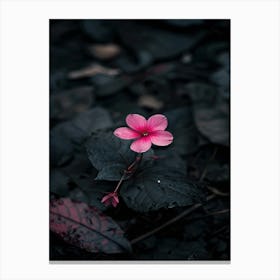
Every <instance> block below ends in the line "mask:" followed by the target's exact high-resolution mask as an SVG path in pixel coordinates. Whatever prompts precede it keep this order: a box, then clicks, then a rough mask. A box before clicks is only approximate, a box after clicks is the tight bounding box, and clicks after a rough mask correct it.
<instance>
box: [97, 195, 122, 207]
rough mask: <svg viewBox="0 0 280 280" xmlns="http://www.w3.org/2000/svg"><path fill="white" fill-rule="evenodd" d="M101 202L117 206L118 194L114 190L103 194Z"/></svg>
mask: <svg viewBox="0 0 280 280" xmlns="http://www.w3.org/2000/svg"><path fill="white" fill-rule="evenodd" d="M101 202H102V203H104V204H105V205H106V206H109V205H110V204H112V205H113V206H114V207H117V205H118V203H119V198H118V194H117V193H116V192H111V193H109V194H107V195H105V196H104V197H103V198H102V200H101Z"/></svg>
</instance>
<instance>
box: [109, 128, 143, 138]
mask: <svg viewBox="0 0 280 280" xmlns="http://www.w3.org/2000/svg"><path fill="white" fill-rule="evenodd" d="M114 135H115V136H117V137H119V138H121V139H126V140H130V139H136V138H139V137H140V136H141V134H140V133H138V132H137V131H135V130H132V129H130V128H128V127H119V128H117V129H116V130H115V131H114Z"/></svg>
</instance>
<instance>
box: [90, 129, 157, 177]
mask: <svg viewBox="0 0 280 280" xmlns="http://www.w3.org/2000/svg"><path fill="white" fill-rule="evenodd" d="M130 144H131V141H127V140H120V139H119V138H117V137H116V136H114V134H113V132H103V133H99V134H98V135H93V136H91V138H90V139H89V140H88V141H87V143H86V149H87V153H88V157H89V160H90V161H91V163H92V165H93V166H94V167H95V168H96V169H97V170H98V171H99V173H98V176H97V178H96V179H97V180H108V181H118V180H120V178H121V176H122V175H123V172H124V170H126V169H127V167H128V166H129V165H130V164H131V163H132V162H133V161H134V160H135V158H136V156H137V153H135V152H133V151H132V150H131V149H130V147H129V146H130ZM152 155H153V151H152V149H150V150H149V151H148V152H146V153H144V155H143V159H142V161H141V166H144V165H145V164H146V163H148V162H149V161H151V160H152V158H151V157H152ZM127 178H129V176H127ZM127 178H125V179H127Z"/></svg>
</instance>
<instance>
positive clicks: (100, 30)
mask: <svg viewBox="0 0 280 280" xmlns="http://www.w3.org/2000/svg"><path fill="white" fill-rule="evenodd" d="M82 28H83V30H84V31H85V33H86V34H87V35H88V36H89V37H90V38H91V39H92V40H93V41H95V42H100V43H107V42H111V41H112V39H113V37H114V29H113V25H112V22H111V21H109V20H83V21H82Z"/></svg>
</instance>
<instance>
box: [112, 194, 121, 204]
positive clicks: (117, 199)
mask: <svg viewBox="0 0 280 280" xmlns="http://www.w3.org/2000/svg"><path fill="white" fill-rule="evenodd" d="M118 203H119V198H118V195H114V196H113V199H112V205H113V206H114V207H117V205H118Z"/></svg>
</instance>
